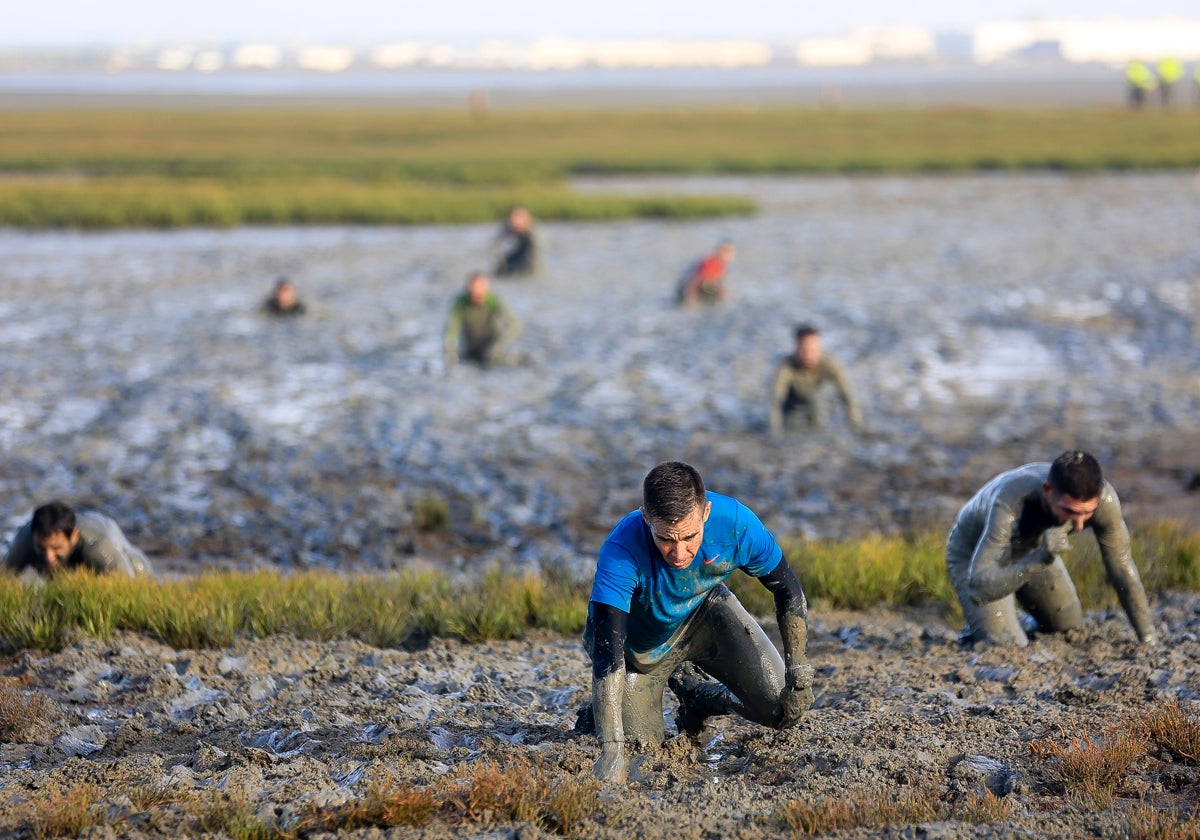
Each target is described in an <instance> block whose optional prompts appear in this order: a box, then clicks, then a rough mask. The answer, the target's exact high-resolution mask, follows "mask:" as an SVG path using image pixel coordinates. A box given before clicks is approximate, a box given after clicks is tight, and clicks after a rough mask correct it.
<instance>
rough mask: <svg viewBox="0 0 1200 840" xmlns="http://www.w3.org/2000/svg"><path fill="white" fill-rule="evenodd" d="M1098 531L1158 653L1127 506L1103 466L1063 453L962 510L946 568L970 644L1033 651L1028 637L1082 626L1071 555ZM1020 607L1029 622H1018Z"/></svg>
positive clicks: (1122, 594)
mask: <svg viewBox="0 0 1200 840" xmlns="http://www.w3.org/2000/svg"><path fill="white" fill-rule="evenodd" d="M1084 528H1090V529H1091V530H1092V532H1093V533H1094V534H1095V536H1096V541H1097V543H1098V544H1099V546H1100V558H1101V560H1102V561H1103V563H1104V568H1105V571H1106V572H1107V575H1108V580H1109V582H1110V583H1111V584H1112V586H1113V588H1114V589H1115V590H1116V592H1117V597H1118V598H1119V599H1120V601H1121V606H1122V607H1124V609H1125V613H1126V615H1128V616H1129V622H1130V624H1132V625H1133V629H1134V632H1135V633H1137V637H1138V639H1139V641H1141V642H1142V643H1143V644H1147V645H1153V644H1155V643H1156V637H1155V633H1154V626H1153V623H1152V620H1151V615H1150V605H1149V603H1148V602H1147V600H1146V592H1145V590H1144V589H1143V588H1142V580H1141V577H1140V576H1139V575H1138V570H1137V566H1135V565H1134V562H1133V554H1132V552H1131V551H1130V547H1129V530H1128V528H1127V527H1126V526H1125V520H1124V518H1123V517H1122V514H1121V502H1120V500H1118V498H1117V494H1116V492H1115V491H1114V490H1113V488H1112V485H1111V484H1109V483H1108V482H1107V481H1105V480H1104V476H1103V475H1102V473H1101V470H1100V464H1099V462H1097V460H1096V459H1095V457H1093V456H1092V455H1090V454H1088V453H1086V452H1080V451H1078V450H1073V451H1068V452H1064V453H1063V454H1062V455H1060V456H1059V457H1058V458H1056V459H1055V460H1054V462H1053V463H1049V464H1047V463H1045V462H1041V463H1034V464H1026V465H1025V466H1023V467H1017V468H1016V469H1014V470H1009V471H1008V472H1005V473H1001V474H1000V475H998V476H996V477H995V478H993V479H992V480H991V481H989V482H988V483H987V484H985V485H984V486H983V488H982V489H980V490H979V492H978V493H976V494H975V495H974V496H973V497H972V498H971V500H970V501H968V502H967V503H966V505H964V506H963V508H962V510H961V511H960V512H959V514H958V518H957V520H956V521H955V523H954V527H953V528H952V529H951V530H950V536H949V538H948V539H947V541H946V568H947V571H948V572H949V574H950V581H951V583H952V584H953V585H954V591H955V592H956V593H957V595H958V600H959V601H960V602H961V604H962V608H963V615H964V617H965V618H966V627H965V628H964V629H963V635H962V640H963V642H964V643H967V644H970V643H974V642H990V643H994V644H1002V645H1017V646H1021V647H1024V646H1025V645H1027V644H1028V643H1029V636H1028V633H1030V632H1043V633H1063V632H1066V631H1068V630H1073V629H1076V628H1079V627H1082V626H1083V608H1082V606H1081V605H1080V602H1079V595H1078V594H1077V593H1076V591H1075V584H1074V583H1073V582H1072V580H1071V576H1070V574H1069V573H1068V572H1067V567H1066V565H1065V564H1064V563H1063V560H1062V555H1063V554H1065V553H1066V552H1067V551H1069V550H1070V548H1071V542H1070V540H1069V539H1068V537H1069V535H1070V534H1074V533H1078V532H1079V531H1082V530H1083V529H1084ZM1017 604H1020V606H1021V607H1022V608H1023V609H1024V610H1025V611H1026V613H1027V615H1025V616H1023V617H1021V616H1018V614H1017V609H1016V606H1017Z"/></svg>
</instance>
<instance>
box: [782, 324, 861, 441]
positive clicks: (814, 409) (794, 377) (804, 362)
mask: <svg viewBox="0 0 1200 840" xmlns="http://www.w3.org/2000/svg"><path fill="white" fill-rule="evenodd" d="M795 336H796V346H795V348H794V349H793V351H792V352H791V353H789V354H788V355H787V356H784V357H783V359H781V360H780V362H779V365H778V367H776V368H775V379H774V380H773V381H772V383H771V408H770V414H769V417H768V421H767V426H768V429H769V430H770V433H771V434H772V435H773V436H777V435H780V434H781V433H782V432H783V430H784V428H785V427H787V426H794V425H797V424H796V421H797V420H802V421H803V424H804V425H805V426H807V427H810V428H811V427H816V426H820V425H821V422H822V417H821V403H820V400H819V399H818V392H819V391H820V390H821V388H822V386H824V385H826V384H829V385H832V386H833V388H834V390H836V391H837V394H838V396H839V397H841V400H842V404H843V405H844V406H845V407H846V420H847V422H848V423H849V424H850V426H851V428H852V429H855V430H857V429H860V428H861V427H862V414H861V413H860V411H859V408H858V404H857V403H855V401H854V397H853V396H852V395H851V393H850V386H849V384H848V383H847V382H846V374H845V373H843V371H842V366H841V365H839V364H838V363H837V361H836V360H834V359H833V358H832V357H831V356H830V355H829V354H828V353H825V352H823V351H822V349H821V333H820V331H819V330H818V329H817V328H816V327H813V326H810V325H809V324H800V325H799V326H797V327H796V333H795Z"/></svg>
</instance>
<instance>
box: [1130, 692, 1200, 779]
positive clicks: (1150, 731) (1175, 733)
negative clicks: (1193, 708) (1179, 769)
mask: <svg viewBox="0 0 1200 840" xmlns="http://www.w3.org/2000/svg"><path fill="white" fill-rule="evenodd" d="M1132 727H1133V729H1134V730H1135V731H1137V732H1140V733H1142V734H1144V735H1145V736H1146V737H1148V738H1149V739H1150V740H1152V741H1154V742H1155V743H1156V744H1158V746H1159V747H1161V748H1162V749H1164V750H1166V751H1168V752H1170V753H1172V754H1174V755H1177V756H1179V758H1181V759H1182V760H1183V761H1184V763H1185V764H1193V765H1194V764H1200V723H1197V722H1196V721H1195V720H1193V719H1192V718H1190V717H1189V716H1188V715H1187V713H1186V712H1184V711H1183V709H1181V708H1180V706H1179V704H1178V703H1168V704H1166V705H1162V706H1156V707H1154V708H1152V709H1148V710H1146V711H1145V712H1143V713H1142V715H1141V716H1140V717H1139V718H1137V719H1136V720H1135V721H1134V722H1133V724H1132Z"/></svg>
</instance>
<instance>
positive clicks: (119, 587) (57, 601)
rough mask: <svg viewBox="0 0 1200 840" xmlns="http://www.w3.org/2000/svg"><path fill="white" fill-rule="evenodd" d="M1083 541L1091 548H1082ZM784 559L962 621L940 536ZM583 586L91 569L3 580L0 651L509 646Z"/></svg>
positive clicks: (1180, 568) (855, 596) (751, 605)
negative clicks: (356, 642) (281, 639)
mask: <svg viewBox="0 0 1200 840" xmlns="http://www.w3.org/2000/svg"><path fill="white" fill-rule="evenodd" d="M1076 540H1077V542H1076V546H1075V550H1074V551H1073V552H1072V554H1073V555H1075V556H1073V557H1072V558H1071V562H1072V564H1073V566H1074V570H1073V574H1075V575H1076V580H1077V581H1078V582H1079V591H1080V595H1081V599H1082V600H1083V603H1084V606H1085V608H1087V609H1094V608H1097V607H1101V606H1105V605H1107V604H1109V603H1111V602H1112V601H1113V600H1114V599H1115V595H1114V594H1113V592H1112V589H1111V587H1109V586H1108V585H1107V584H1106V583H1104V582H1103V566H1102V565H1101V564H1100V561H1099V558H1098V557H1096V556H1090V555H1089V551H1091V552H1094V551H1095V548H1094V540H1092V538H1091V537H1090V536H1081V537H1078V538H1076ZM1089 541H1090V542H1091V543H1092V547H1091V548H1089V547H1088V543H1089ZM784 549H785V552H786V553H787V556H788V558H789V560H790V562H791V564H792V566H793V567H794V568H795V569H796V573H797V575H798V576H799V578H800V582H801V584H802V585H803V586H804V589H805V592H806V594H807V595H808V597H809V599H810V600H811V601H812V602H814V609H816V610H819V609H820V608H821V607H822V606H829V607H837V608H843V609H865V608H868V607H871V606H873V605H883V606H890V607H903V606H909V605H914V604H926V603H940V604H942V605H943V607H944V608H945V612H946V616H947V620H948V621H954V620H957V619H959V618H960V617H961V614H960V612H959V607H958V602H957V599H956V598H955V596H954V592H953V590H952V589H951V587H950V583H949V580H948V579H947V577H946V571H945V558H944V553H943V538H942V536H941V535H940V534H934V533H926V534H922V535H916V536H911V537H882V536H867V537H864V538H862V539H859V540H847V541H832V540H830V541H815V542H805V541H793V542H789V543H787V544H785V546H784ZM1133 551H1134V557H1135V558H1136V560H1137V563H1138V567H1139V568H1140V569H1141V572H1142V577H1143V580H1144V581H1145V584H1146V589H1147V591H1148V592H1149V593H1151V594H1153V593H1156V592H1160V591H1163V590H1165V589H1196V588H1200V577H1198V575H1197V563H1198V561H1200V534H1197V533H1195V532H1193V531H1190V530H1188V529H1187V528H1186V527H1184V526H1183V525H1181V524H1179V523H1173V522H1161V523H1156V524H1152V525H1149V526H1147V527H1144V528H1140V529H1136V530H1135V531H1134V532H1133ZM729 582H730V585H731V588H732V589H733V590H734V591H735V592H736V593H737V594H738V597H739V598H740V599H741V600H742V602H743V603H744V604H745V605H746V607H747V609H749V610H750V611H751V612H752V613H753V614H755V615H760V616H771V615H773V614H774V602H773V600H772V598H771V595H770V593H768V592H767V590H766V589H764V588H763V587H762V586H760V585H759V584H758V582H757V581H755V580H753V579H752V578H750V577H748V576H746V575H740V574H738V575H734V576H733V577H731V578H730V579H729ZM590 589H591V588H590V584H589V583H583V582H577V581H572V580H570V579H568V578H567V577H566V576H565V575H563V574H559V573H553V572H547V573H543V574H541V575H514V574H507V573H504V572H502V571H499V570H496V571H492V572H490V573H488V574H486V575H484V576H483V577H482V578H481V579H480V580H477V581H474V582H471V583H458V582H455V581H453V580H451V579H450V578H448V577H446V576H444V575H440V574H436V573H432V572H430V573H387V574H384V573H381V574H375V575H372V574H354V575H338V574H335V573H333V572H304V573H300V574H279V573H274V572H210V573H204V574H200V575H196V576H194V577H190V578H182V579H173V580H158V579H152V578H139V579H134V580H130V579H127V578H123V577H117V576H103V577H98V576H96V575H93V574H91V573H88V572H80V573H74V574H65V575H59V576H57V577H55V578H53V579H51V580H48V581H44V582H43V581H40V582H38V584H37V585H27V584H26V583H25V582H24V581H23V580H21V579H20V578H15V577H11V576H3V577H0V650H3V651H8V652H13V651H19V650H27V649H40V650H57V649H61V648H63V647H65V646H68V645H70V644H72V643H73V642H74V641H75V640H76V639H78V638H80V637H81V636H90V637H93V638H99V639H106V638H108V637H109V636H111V635H112V633H114V632H116V631H118V630H124V631H134V632H140V633H146V634H148V635H150V636H153V637H154V638H157V639H160V640H162V641H163V642H164V643H166V644H169V645H171V646H172V647H176V648H209V647H224V646H226V645H229V644H231V643H232V642H234V641H235V640H236V639H239V638H262V637H265V636H270V635H275V634H281V633H288V634H291V635H294V636H296V637H297V638H303V639H317V640H328V639H335V638H354V639H360V640H361V641H363V642H366V643H367V644H371V645H374V646H377V647H405V646H411V645H414V644H419V643H421V642H423V641H424V640H426V639H428V638H430V637H433V636H443V637H455V638H460V639H464V640H466V641H472V642H475V641H483V640H487V639H511V638H515V637H517V636H520V635H521V634H522V633H524V632H526V631H527V630H530V629H535V628H544V629H549V630H554V631H556V632H560V633H565V634H577V633H579V632H580V631H581V630H582V629H583V623H584V619H585V617H586V613H587V601H588V596H589V594H590Z"/></svg>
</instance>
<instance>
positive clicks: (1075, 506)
mask: <svg viewBox="0 0 1200 840" xmlns="http://www.w3.org/2000/svg"><path fill="white" fill-rule="evenodd" d="M1042 496H1043V498H1045V500H1046V508H1047V509H1048V510H1049V511H1050V515H1051V516H1053V517H1054V519H1055V521H1057V522H1059V523H1063V524H1065V523H1067V522H1070V523H1071V524H1072V525H1073V526H1074V530H1076V531H1082V530H1083V527H1084V526H1085V525H1086V524H1087V521H1088V520H1089V519H1091V518H1092V514H1094V513H1095V512H1096V508H1098V507H1100V498H1099V497H1098V496H1097V497H1096V498H1093V499H1076V498H1075V497H1074V496H1072V495H1070V494H1069V493H1060V492H1059V491H1057V490H1055V489H1054V486H1053V485H1051V484H1050V482H1048V481H1047V482H1046V483H1045V484H1043V485H1042Z"/></svg>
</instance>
